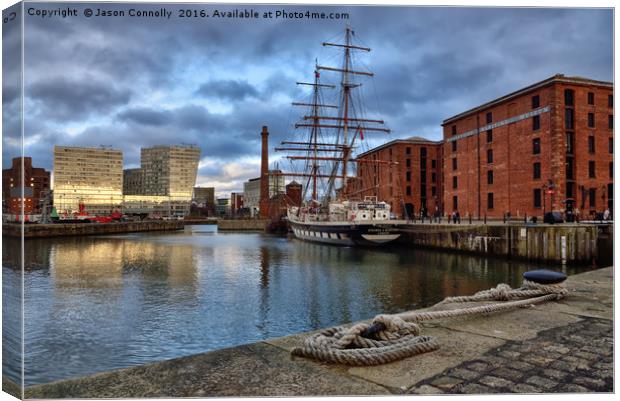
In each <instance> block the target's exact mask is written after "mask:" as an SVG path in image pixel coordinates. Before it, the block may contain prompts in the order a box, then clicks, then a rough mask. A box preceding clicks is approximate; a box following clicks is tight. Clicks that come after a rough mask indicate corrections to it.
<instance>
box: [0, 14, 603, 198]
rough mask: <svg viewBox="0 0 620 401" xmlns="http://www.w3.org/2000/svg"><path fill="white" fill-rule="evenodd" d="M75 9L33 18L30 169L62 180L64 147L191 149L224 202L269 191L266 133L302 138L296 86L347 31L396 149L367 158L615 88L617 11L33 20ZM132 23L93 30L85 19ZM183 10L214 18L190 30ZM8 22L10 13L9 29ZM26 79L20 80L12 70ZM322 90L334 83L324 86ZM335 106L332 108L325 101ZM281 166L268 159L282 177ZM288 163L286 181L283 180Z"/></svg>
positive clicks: (28, 50) (369, 103) (135, 159)
mask: <svg viewBox="0 0 620 401" xmlns="http://www.w3.org/2000/svg"><path fill="white" fill-rule="evenodd" d="M67 7H69V8H72V9H75V10H77V13H78V16H68V17H66V18H62V16H52V17H45V18H43V17H42V16H41V15H25V18H24V23H25V25H24V32H25V43H24V50H25V54H24V60H25V70H24V85H25V86H24V107H25V108H24V132H25V138H24V147H25V148H24V154H25V155H26V156H31V157H32V158H33V164H34V165H35V166H37V167H45V168H47V169H50V170H51V169H52V164H53V163H52V156H53V146H54V145H69V146H99V145H111V146H113V147H115V148H119V149H121V150H122V151H123V157H124V165H125V168H131V167H138V166H139V162H140V160H139V158H140V148H141V147H146V146H153V145H162V144H163V145H166V144H180V143H185V144H195V145H198V146H199V147H200V148H201V151H202V153H201V161H200V164H199V171H198V178H197V185H198V186H214V187H215V188H216V193H217V195H218V196H226V195H228V194H229V193H230V192H235V191H242V190H243V182H244V181H246V180H248V179H249V178H255V177H258V175H259V168H260V131H261V127H262V126H263V125H267V126H268V127H269V131H270V147H271V149H272V150H273V147H274V146H275V145H276V144H278V143H279V142H280V141H282V140H285V139H292V138H296V137H298V134H295V129H294V124H295V123H296V122H298V121H299V118H300V116H302V115H303V114H304V113H303V110H299V109H296V108H294V107H293V106H291V102H293V101H301V102H304V101H308V100H309V96H310V93H309V92H308V89H306V88H304V87H301V86H299V85H296V82H297V81H308V80H311V79H312V76H313V68H314V64H315V60H318V62H319V64H323V65H331V66H339V64H340V63H341V61H340V59H339V58H338V57H339V55H338V54H337V52H336V51H335V50H334V49H329V48H325V47H323V46H321V43H322V42H324V41H341V40H342V37H343V33H344V29H345V26H346V25H347V24H348V25H350V26H351V27H352V29H353V30H354V32H355V37H354V40H355V41H356V43H358V44H361V45H363V46H367V47H370V48H371V49H372V51H371V52H370V53H369V54H359V55H356V61H359V63H360V64H359V66H360V67H359V68H360V69H362V70H364V71H372V72H373V73H374V74H375V76H374V78H373V79H372V80H368V81H364V82H363V87H362V89H361V90H360V91H361V92H363V94H364V96H365V99H366V102H365V105H366V106H365V108H366V113H365V114H366V116H367V118H379V119H383V120H385V121H386V125H387V127H388V128H390V129H391V133H390V134H389V135H386V134H383V133H372V134H367V135H366V142H365V145H366V146H370V147H372V146H376V145H379V144H382V143H385V142H387V141H390V140H394V139H398V138H407V137H411V136H422V137H426V138H428V139H431V140H439V139H441V137H442V128H441V123H442V121H443V120H445V119H447V118H449V117H451V116H453V115H456V114H458V113H460V112H463V111H465V110H468V109H470V108H473V107H475V106H478V105H480V104H482V103H485V102H487V101H490V100H493V99H495V98H497V97H500V96H502V95H505V94H507V93H509V92H512V91H515V90H517V89H520V88H522V87H525V86H527V85H530V84H532V83H534V82H537V81H540V80H543V79H545V78H548V77H550V76H552V75H554V74H556V73H562V74H565V75H567V76H583V77H588V78H592V79H597V80H604V81H612V80H613V13H612V11H611V10H610V9H576V8H573V9H562V8H464V7H403V6H395V7H380V6H356V7H352V6H333V7H329V6H315V7H312V6H256V5H245V6H236V7H235V6H230V5H228V6H222V5H213V4H211V5H209V4H205V5H199V4H192V5H179V4H157V5H148V4H144V3H134V4H131V3H123V4H92V3H90V4H80V3H66V4H63V3H47V4H46V3H30V4H28V3H27V4H26V6H25V9H26V11H27V12H28V9H29V8H32V9H33V11H32V13H34V14H36V10H39V11H42V10H55V9H61V10H62V9H65V8H67ZM87 7H88V8H91V9H92V10H93V12H94V13H95V14H96V13H97V11H96V9H97V8H100V9H102V10H109V11H111V10H116V11H124V12H125V13H126V15H125V16H123V17H97V16H92V17H90V18H87V17H85V16H84V10H85V8H87ZM132 8H133V9H138V10H144V11H149V10H150V11H155V10H160V9H161V8H165V9H166V10H167V11H171V12H172V17H171V18H169V19H168V18H157V17H153V18H145V17H131V16H128V15H127V13H128V12H129V10H130V9H132ZM180 9H192V10H198V11H200V10H205V12H206V13H207V14H208V15H210V17H209V18H200V17H198V18H180V17H179V14H180V11H179V10H180ZM234 9H240V10H244V9H253V10H254V11H256V12H258V13H259V15H260V16H261V18H258V19H248V18H243V19H240V18H237V19H234V18H233V19H230V18H224V19H221V18H214V17H213V12H214V10H223V11H224V10H225V11H228V10H234ZM278 10H285V11H287V12H289V13H290V12H295V11H297V12H305V11H306V10H309V11H310V12H325V13H332V12H337V13H348V15H349V17H348V19H339V20H335V19H332V20H329V19H326V20H310V19H307V18H303V19H295V18H288V19H285V18H262V16H263V13H264V12H269V11H271V12H273V14H274V15H275V13H276V11H278ZM6 15H7V12H6V11H5V12H4V16H6ZM17 27H18V24H3V59H4V60H5V64H6V66H8V67H5V68H4V70H3V88H2V93H3V168H6V167H8V166H9V165H10V159H11V157H13V156H15V155H18V154H19V140H18V139H19V138H18V137H17V136H16V135H18V134H16V133H18V132H19V121H20V113H19V105H20V97H19V93H20V91H19V71H18V69H16V68H13V69H12V68H10V66H11V62H10V61H9V62H7V61H6V60H11V59H13V60H15V55H16V54H19V34H20V30H19V29H17ZM16 65H17V64H16ZM321 79H322V80H323V81H324V82H326V83H338V82H339V81H338V78H337V77H336V75H334V74H331V73H328V72H323V73H322V75H321ZM326 96H329V95H326ZM278 156H279V154H275V153H273V151H272V153H271V155H270V157H271V159H270V161H272V163H275V162H276V159H277V157H278ZM286 163H287V162H286V161H280V162H279V167H280V168H283V169H286Z"/></svg>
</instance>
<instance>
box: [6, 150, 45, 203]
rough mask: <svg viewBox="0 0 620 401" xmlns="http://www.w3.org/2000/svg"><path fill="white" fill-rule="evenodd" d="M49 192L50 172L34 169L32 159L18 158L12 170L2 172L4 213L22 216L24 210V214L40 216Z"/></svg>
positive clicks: (13, 161)
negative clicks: (42, 200)
mask: <svg viewBox="0 0 620 401" xmlns="http://www.w3.org/2000/svg"><path fill="white" fill-rule="evenodd" d="M22 163H23V170H22ZM22 179H23V181H22ZM49 190H50V172H49V171H47V170H45V169H43V168H38V167H33V166H32V158H31V157H23V158H22V157H16V158H14V159H13V160H12V163H11V168H8V169H3V170H2V212H3V213H10V214H20V213H21V212H22V208H23V212H24V214H38V213H40V212H41V199H42V197H43V196H45V195H46V194H47V193H48V192H49ZM22 196H23V202H22ZM22 205H23V206H22Z"/></svg>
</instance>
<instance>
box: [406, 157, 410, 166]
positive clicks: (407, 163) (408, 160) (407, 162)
mask: <svg viewBox="0 0 620 401" xmlns="http://www.w3.org/2000/svg"><path fill="white" fill-rule="evenodd" d="M405 164H406V165H407V167H411V159H406V160H405Z"/></svg>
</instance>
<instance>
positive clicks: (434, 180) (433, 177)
mask: <svg viewBox="0 0 620 401" xmlns="http://www.w3.org/2000/svg"><path fill="white" fill-rule="evenodd" d="M431 182H437V173H431Z"/></svg>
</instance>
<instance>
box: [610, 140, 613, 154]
mask: <svg viewBox="0 0 620 401" xmlns="http://www.w3.org/2000/svg"><path fill="white" fill-rule="evenodd" d="M609 153H614V138H609Z"/></svg>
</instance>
